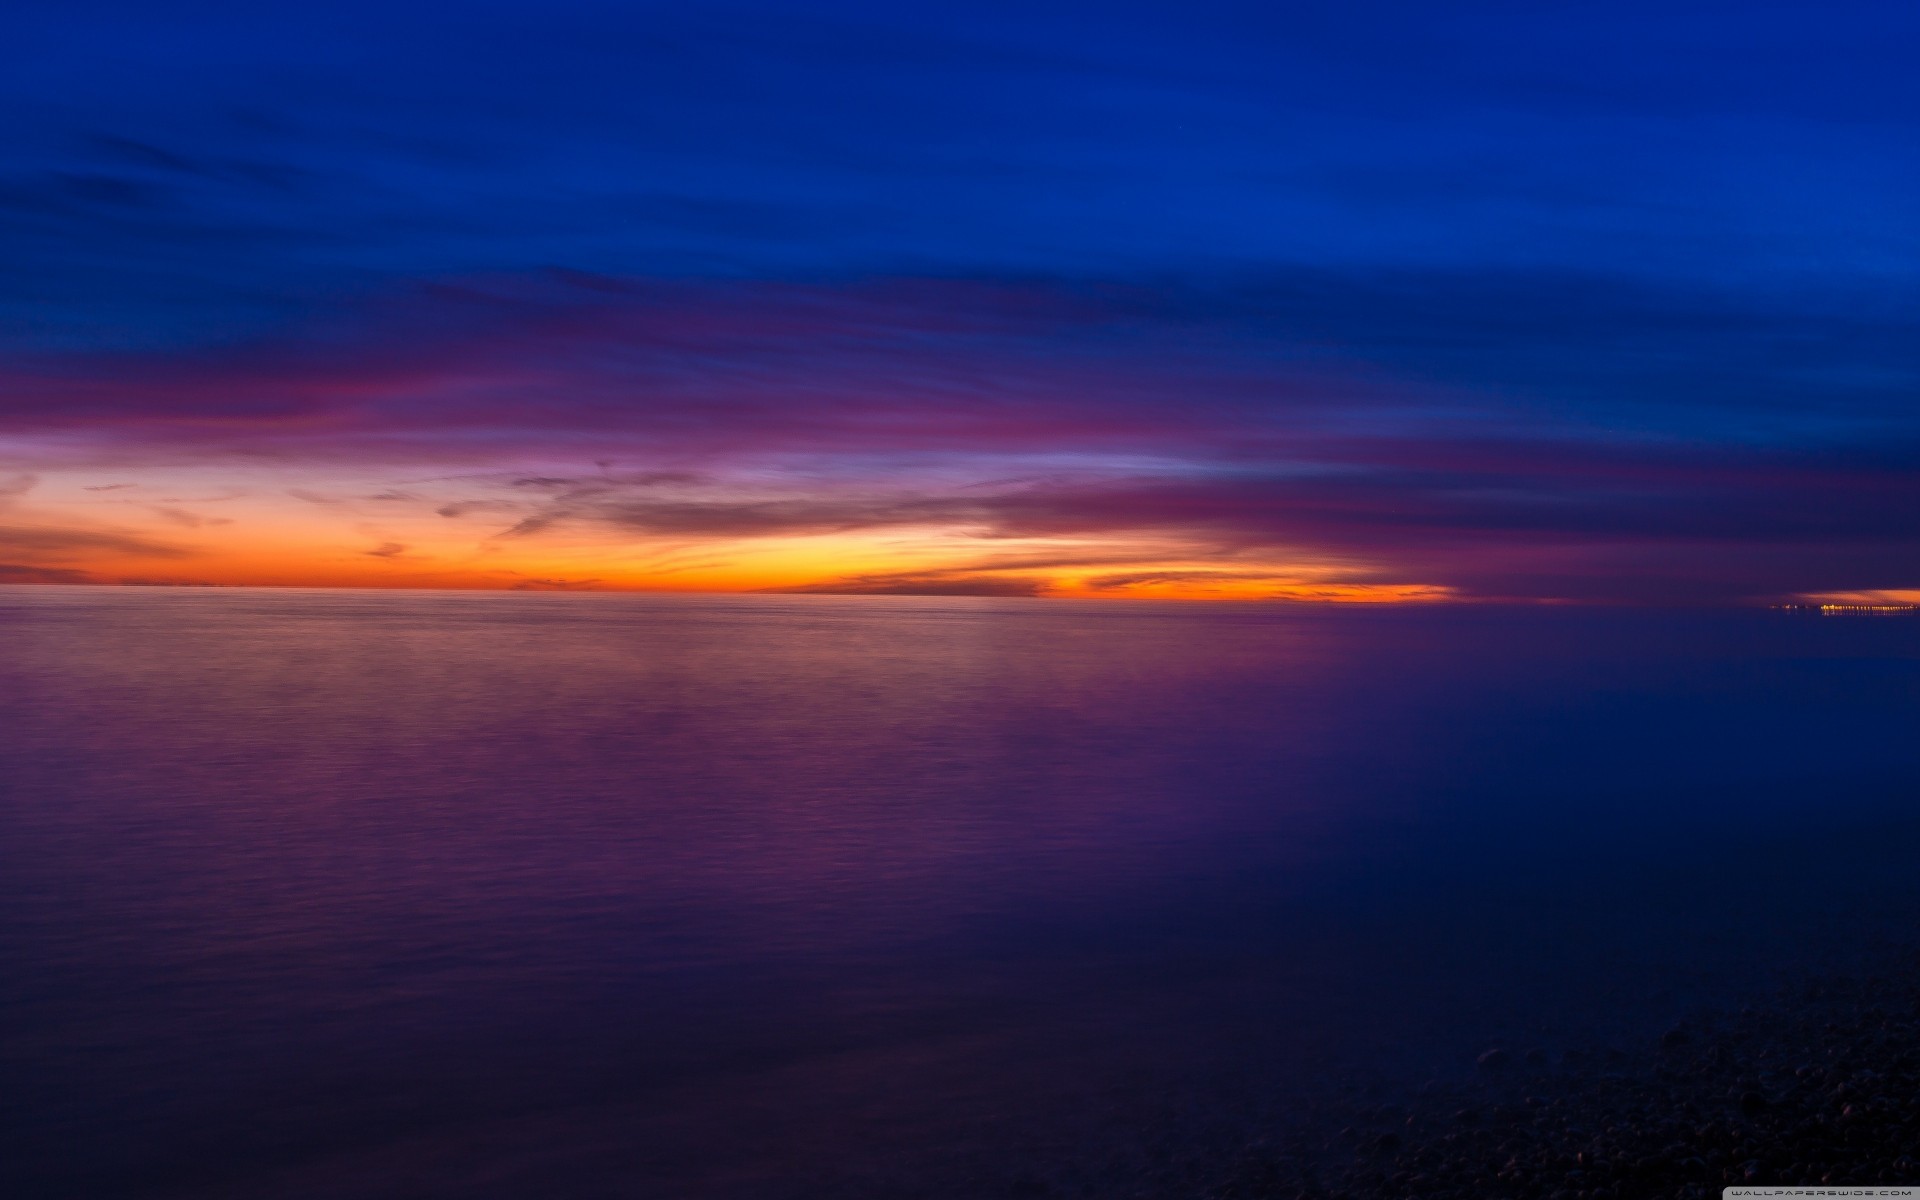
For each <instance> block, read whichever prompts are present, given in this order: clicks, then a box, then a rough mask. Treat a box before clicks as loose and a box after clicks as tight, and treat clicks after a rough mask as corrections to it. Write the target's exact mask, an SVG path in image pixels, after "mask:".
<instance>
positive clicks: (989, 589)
mask: <svg viewBox="0 0 1920 1200" xmlns="http://www.w3.org/2000/svg"><path fill="white" fill-rule="evenodd" d="M778 590H780V591H783V592H798V593H811V594H823V595H847V596H853V595H859V596H1038V595H1040V594H1041V593H1042V592H1044V591H1045V590H1046V583H1045V581H1044V580H1041V579H1033V578H1027V579H1022V578H1018V577H1014V576H998V575H973V574H968V573H967V572H965V571H894V572H880V573H875V574H868V575H845V576H841V577H838V578H835V579H828V580H823V581H821V582H819V583H812V584H804V585H800V586H796V587H788V588H781V589H778Z"/></svg>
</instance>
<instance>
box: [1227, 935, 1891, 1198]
mask: <svg viewBox="0 0 1920 1200" xmlns="http://www.w3.org/2000/svg"><path fill="white" fill-rule="evenodd" d="M1479 1068H1480V1070H1479V1071H1478V1075H1479V1078H1478V1079H1477V1080H1476V1081H1475V1082H1473V1083H1471V1084H1464V1085H1459V1086H1453V1087H1438V1086H1434V1087H1430V1088H1429V1089H1427V1090H1425V1091H1424V1092H1423V1094H1422V1095H1421V1097H1420V1098H1419V1099H1418V1100H1417V1101H1416V1102H1415V1103H1413V1104H1411V1105H1407V1106H1400V1107H1396V1106H1373V1107H1368V1106H1362V1105H1355V1106H1351V1107H1350V1108H1349V1109H1348V1110H1347V1111H1345V1112H1343V1113H1340V1114H1337V1116H1336V1121H1335V1123H1336V1124H1337V1125H1338V1126H1339V1129H1340V1132H1339V1133H1338V1134H1335V1135H1330V1136H1325V1137H1320V1136H1312V1137H1310V1136H1305V1135H1302V1136H1299V1137H1295V1138H1292V1139H1288V1140H1287V1141H1286V1142H1285V1143H1284V1144H1276V1145H1267V1146H1257V1147H1254V1148H1252V1149H1251V1150H1250V1151H1249V1152H1248V1154H1247V1157H1246V1159H1245V1161H1244V1162H1243V1163H1241V1164H1240V1166H1239V1168H1238V1169H1237V1170H1236V1171H1235V1173H1234V1174H1233V1176H1232V1178H1231V1179H1230V1180H1229V1181H1228V1182H1226V1183H1225V1184H1223V1185H1222V1186H1220V1187H1218V1188H1216V1189H1214V1190H1213V1192H1212V1196H1213V1197H1214V1200H1269V1198H1275V1197H1277V1198H1280V1200H1503V1198H1509V1197H1510V1198H1512V1200H1647V1198H1668V1197H1671V1198H1674V1200H1701V1198H1705V1197H1715V1196H1718V1195H1719V1194H1720V1189H1721V1188H1722V1187H1725V1186H1728V1185H1736V1184H1747V1185H1801V1186H1804V1185H1811V1184H1852V1185H1881V1186H1886V1185H1896V1184H1898V1185H1905V1184H1916V1183H1920V973H1916V975H1915V976H1912V977H1906V978H1901V979H1890V978H1874V979H1864V980H1861V979H1856V980H1828V981H1824V982H1821V983H1816V984H1805V985H1800V986H1798V987H1795V988H1793V989H1791V990H1790V991H1784V992H1783V993H1782V994H1781V995H1779V996H1778V997H1775V998H1773V999H1772V1000H1770V1001H1769V1002H1768V1003H1766V1004H1764V1005H1762V1006H1760V1007H1756V1008H1748V1009H1744V1010H1742V1011H1740V1012H1738V1013H1719V1014H1705V1015H1702V1016H1699V1017H1696V1018H1693V1019H1691V1020H1689V1021H1687V1022H1685V1023H1682V1024H1681V1025H1678V1026H1676V1027H1675V1028H1673V1029H1670V1030H1668V1031H1667V1032H1666V1033H1665V1034H1663V1035H1662V1036H1660V1037H1658V1038H1655V1039H1652V1040H1651V1043H1650V1044H1648V1045H1646V1046H1644V1047H1641V1048H1639V1049H1638V1050H1632V1051H1626V1052H1622V1051H1620V1050H1618V1049H1616V1050H1613V1051H1611V1052H1607V1051H1599V1052H1593V1051H1587V1052H1582V1051H1578V1050H1573V1051H1565V1052H1562V1053H1560V1054H1558V1055H1548V1054H1544V1053H1539V1052H1529V1051H1528V1050H1526V1049H1512V1048H1506V1047H1499V1048H1495V1049H1493V1050H1489V1051H1488V1052H1487V1053H1485V1054H1482V1055H1480V1057H1479ZM1330 1127H1331V1126H1330Z"/></svg>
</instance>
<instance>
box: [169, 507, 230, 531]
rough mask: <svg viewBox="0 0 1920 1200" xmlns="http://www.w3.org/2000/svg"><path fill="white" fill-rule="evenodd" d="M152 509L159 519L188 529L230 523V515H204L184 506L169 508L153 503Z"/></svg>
mask: <svg viewBox="0 0 1920 1200" xmlns="http://www.w3.org/2000/svg"><path fill="white" fill-rule="evenodd" d="M153 511H154V514H155V515H156V516H158V517H159V518H160V519H161V520H163V521H166V522H169V523H170V524H174V525H183V526H185V527H186V528H188V529H199V528H201V527H202V526H206V525H231V524H233V518H231V517H205V516H201V515H200V514H199V513H196V512H189V511H187V510H186V509H184V508H170V507H168V506H166V505H158V504H157V505H154V506H153Z"/></svg>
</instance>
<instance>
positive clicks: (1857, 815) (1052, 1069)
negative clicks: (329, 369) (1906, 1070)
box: [0, 587, 1920, 1198]
mask: <svg viewBox="0 0 1920 1200" xmlns="http://www.w3.org/2000/svg"><path fill="white" fill-rule="evenodd" d="M1916 717H1920V620H1821V619H1818V618H1808V617H1799V618H1795V617H1787V616H1783V615H1780V614H1774V613H1648V612H1607V611H1580V610H1566V609H1560V610H1555V609H1537V608H1536V609H1524V610H1515V609H1494V608H1436V609H1420V610H1409V609H1397V610H1384V609H1383V610H1356V609H1328V608H1302V607H1258V606H1189V605H1146V604H1119V603H1116V604H1097V603H1087V604H1081V603H1072V602H1053V601H1032V600H1006V599H974V598H912V597H657V596H613V595H546V594H540V595H527V594H492V593H487V594H464V593H460V594H447V593H406V592H396V593H371V592H323V591H266V590H209V591H175V590H159V589H133V588H127V589H107V588H101V589H79V588H53V587H47V588H13V589H0V963H3V964H4V968H5V971H4V975H0V1017H3V1018H4V1024H3V1025H0V1039H3V1040H0V1095H4V1096H5V1098H6V1099H5V1101H4V1102H5V1103H6V1104H7V1106H8V1110H9V1113H8V1120H7V1122H6V1137H7V1145H6V1146H5V1147H4V1150H5V1154H4V1156H3V1157H0V1192H4V1193H5V1194H8V1195H23V1196H46V1197H64V1196H74V1197H80V1196H84V1197H102V1198H113V1197H166V1196H181V1197H184V1196H194V1197H202V1196H206V1197H243V1196H244V1197H252V1196H259V1197H268V1196H272V1197H299V1196H315V1197H319V1196H327V1197H339V1196H380V1197H402V1196H419V1197H441V1196H445V1197H454V1196H460V1197H467V1196H477V1197H492V1196H499V1197H523V1196H528V1195H553V1196H582V1197H585V1196H610V1197H611V1196H640V1195H644V1196H688V1197H727V1198H734V1197H800V1196H848V1195H859V1196H876V1197H884V1196H896V1195H897V1196H903V1197H904V1196H923V1197H947V1196H953V1197H958V1196H975V1195H1020V1194H1026V1195H1063V1196H1065V1195H1085V1196H1106V1195H1114V1194H1140V1195H1169V1196H1172V1195H1183V1194H1191V1189H1192V1188H1194V1187H1195V1186H1198V1184H1200V1183H1201V1182H1204V1180H1205V1178H1206V1177H1207V1175H1208V1172H1209V1171H1211V1170H1213V1169H1214V1166H1215V1165H1216V1164H1217V1163H1219V1162H1220V1161H1221V1159H1222V1156H1224V1155H1230V1154H1232V1153H1233V1152H1234V1149H1235V1147H1237V1146H1239V1145H1242V1144H1244V1143H1245V1142H1246V1141H1247V1140H1248V1139H1249V1138H1251V1137H1255V1136H1258V1135H1259V1134H1260V1132H1261V1131H1262V1130H1268V1129H1273V1128H1277V1127H1279V1126H1281V1125H1284V1124H1286V1123H1287V1122H1290V1121H1296V1120H1304V1119H1308V1115H1309V1114H1310V1110H1311V1104H1312V1098H1313V1097H1314V1096H1315V1095H1317V1094H1326V1093H1327V1091H1328V1090H1329V1089H1338V1088H1342V1087H1352V1086H1355V1083H1354V1081H1355V1080H1356V1079H1360V1080H1371V1081H1373V1082H1374V1083H1375V1085H1376V1086H1378V1087H1380V1088H1383V1089H1385V1090H1386V1091H1387V1092H1388V1093H1391V1091H1392V1090H1393V1089H1395V1088H1401V1087H1413V1086H1416V1085H1417V1084H1418V1083H1419V1081H1421V1080H1423V1079H1425V1078H1428V1077H1433V1076H1436V1075H1444V1074H1446V1073H1447V1072H1459V1071H1462V1070H1465V1069H1467V1068H1468V1067H1470V1064H1471V1061H1472V1056H1473V1054H1474V1053H1475V1052H1477V1051H1478V1050H1479V1049H1482V1048H1484V1047H1485V1046H1487V1045H1492V1044H1511V1045H1515V1046H1519V1045H1533V1044H1538V1045H1541V1046H1543V1047H1547V1048H1550V1049H1552V1048H1557V1047H1559V1046H1562V1045H1570V1044H1574V1043H1576V1042H1586V1043H1592V1042H1605V1041H1607V1040H1609V1039H1613V1040H1618V1039H1630V1038H1634V1037H1641V1036H1646V1035H1647V1034H1648V1033H1649V1031H1657V1029H1659V1028H1661V1027H1662V1026H1663V1024H1664V1023H1665V1022H1667V1021H1670V1020H1672V1019H1673V1017H1674V1016H1675V1015H1676V1014H1677V1013H1679V1012H1682V1011H1684V1010H1685V1009H1686V1007H1687V1006H1688V1005H1691V1004H1696V1003H1700V1002H1703V1001H1709V1000H1714V999H1716V998H1725V997H1728V996H1734V995H1737V994H1738V993H1739V991H1740V989H1741V988H1744V987H1748V986H1750V985H1752V984H1753V983H1754V982H1755V981H1757V980H1761V979H1764V978H1765V977H1767V976H1768V975H1769V974H1770V973H1772V972H1776V971H1778V970H1779V969H1781V968H1783V967H1787V966H1792V965H1795V964H1802V963H1820V962H1825V961H1829V960H1832V959H1834V958H1836V957H1845V956H1847V955H1850V954H1852V955H1870V954H1872V953H1878V952H1881V951H1879V950H1878V949H1877V947H1879V946H1881V945H1882V944H1884V943H1887V942H1889V941H1896V940H1897V939H1898V938H1899V936H1900V933H1901V930H1902V929H1903V928H1904V927H1905V926H1906V925H1907V924H1908V923H1910V922H1911V920H1912V919H1913V917H1914V915H1915V914H1916V912H1917V911H1920V905H1916V903H1915V898H1914V892H1913V886H1912V884H1911V883H1910V882H1909V881H1908V876H1909V875H1910V874H1911V872H1910V871H1909V870H1908V869H1907V864H1908V863H1910V862H1911V861H1912V856H1913V851H1914V850H1915V849H1916V848H1920V835H1917V834H1916V828H1915V823H1914V822H1913V820H1912V819H1911V817H1910V813H1911V810H1912V807H1913V802H1914V800H1915V799H1916V786H1915V780H1916V778H1920V775H1916V767H1917V766H1920V739H1915V738H1913V737H1912V736H1911V730H1912V729H1913V728H1915V727H1916V724H1917V722H1916ZM1122 1189H1124V1191H1123V1190H1122Z"/></svg>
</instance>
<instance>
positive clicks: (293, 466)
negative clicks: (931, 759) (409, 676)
mask: <svg viewBox="0 0 1920 1200" xmlns="http://www.w3.org/2000/svg"><path fill="white" fill-rule="evenodd" d="M1917 54H1920V7H1916V6H1914V5H1912V4H1909V3H1892V2H1887V3H1859V2H1848V0H1840V2H1837V3H1830V4H1823V5H1818V6H1816V5H1811V4H1807V3H1804V2H1796V3H1791V4H1775V3H1766V2H1764V0H1761V2H1753V0H1749V2H1744V3H1698V2H1694V0H1670V2H1662V3H1657V4H1656V3H1641V2H1639V0H1624V2H1610V3H1607V4H1604V5H1602V4H1572V5H1543V4H1538V3H1518V2H1513V3H1507V2H1500V3H1493V2H1484V0H1461V2H1459V3H1449V4H1432V3H1418V4H1415V3H1368V2H1364V0H1359V2H1344V3H1286V2H1281V3H1259V4H1244V5H1241V4H1217V3H1211V2H1209V0H1195V2H1184V3H1180V4H1151V5H1148V4H1132V3H1126V2H1124V0H1110V2H1108V3H1101V4H1097V5H1094V4H1056V3H1049V2H1048V0H1025V2H1022V3H1019V4H1003V3H998V2H994V0H988V2H980V0H970V2H969V3H967V4H964V5H935V6H924V5H903V4H885V5H882V4H859V3H835V2H832V0H815V2H809V3H790V4H775V5H733V4H721V3H715V4H700V5H659V4H649V3H587V2H582V0H550V2H547V3H541V4H533V3H529V2H524V0H523V2H517V3H499V2H490V0H467V2H465V3H462V4H458V5H453V4H424V3H419V2H417V0H386V2H384V3H380V4H369V3H361V2H359V0H340V2H337V3H333V4H329V5H309V6H277V5H262V4H258V3H248V4H238V3H196V2H193V0H179V2H177V3H171V4H167V5H154V4H150V3H138V4H135V3H124V4H114V3H96V2H92V0H61V2H59V3H46V2H43V0H14V2H13V3H10V4H9V5H7V6H6V10H5V13H4V15H0V582H12V583H174V584H199V583H214V584H258V585H302V586H335V585H338V586H364V587H465V588H521V589H540V588H547V589H673V590H692V591H701V590H723V591H756V590H771V591H797V592H836V593H880V594H886V593H908V594H960V595H1054V596H1087V597H1095V596H1105V597H1115V598H1124V597H1163V598H1209V597H1212V598H1229V599H1255V598H1269V597H1271V598H1276V599H1296V600H1342V601H1383V602H1396V601H1410V602H1411V601H1421V602H1429V601H1440V600H1458V601H1468V600H1487V601H1561V602H1593V603H1640V604H1731V603H1771V602H1779V601H1782V600H1791V599H1795V598H1815V597H1818V598H1852V599H1867V600H1871V599H1920V336H1916V324H1917V319H1920V287H1917V286H1916V284H1917V282H1920V73H1916V72H1915V71H1914V70H1913V69H1912V63H1913V61H1914V60H1915V57H1916V55H1917Z"/></svg>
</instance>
